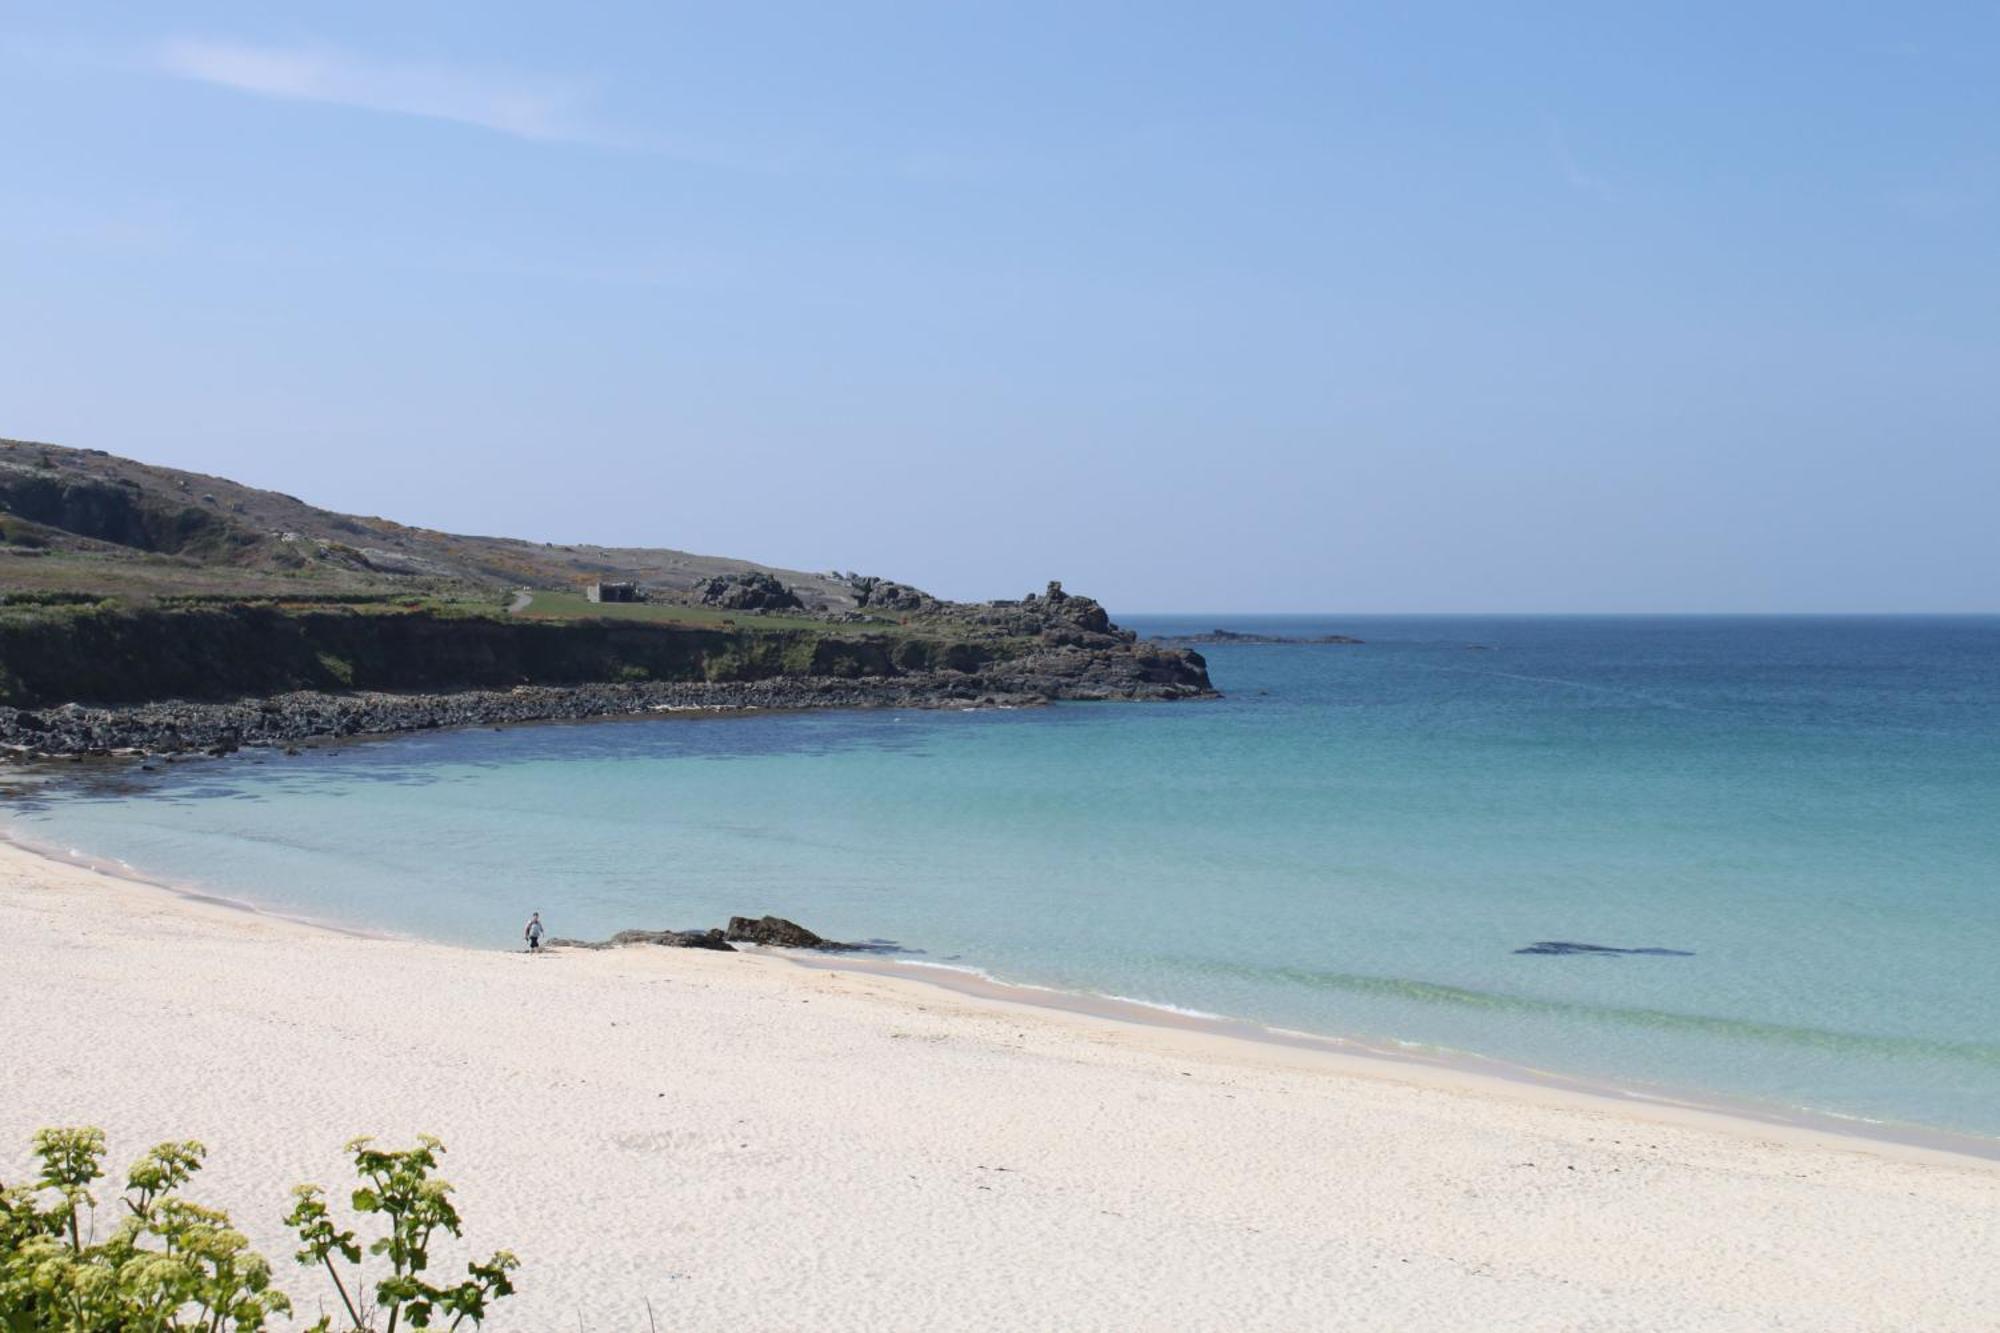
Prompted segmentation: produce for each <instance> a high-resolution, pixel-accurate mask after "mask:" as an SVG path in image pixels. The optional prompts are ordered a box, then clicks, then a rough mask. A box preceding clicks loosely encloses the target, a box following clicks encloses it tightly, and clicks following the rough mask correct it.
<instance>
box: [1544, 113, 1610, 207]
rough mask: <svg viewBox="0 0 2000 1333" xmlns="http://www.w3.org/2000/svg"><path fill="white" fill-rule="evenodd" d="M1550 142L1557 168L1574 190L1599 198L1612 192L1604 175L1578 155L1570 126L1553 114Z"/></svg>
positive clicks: (1549, 133) (1550, 153) (1549, 125)
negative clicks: (1570, 134)
mask: <svg viewBox="0 0 2000 1333" xmlns="http://www.w3.org/2000/svg"><path fill="white" fill-rule="evenodd" d="M1548 144H1549V156H1550V157H1551V158H1552V159H1553V160H1554V162H1555V165H1556V170H1557V171H1558V172H1559V173H1560V174H1561V176H1562V178H1563V180H1564V181H1565V182H1566V183H1567V184H1568V185H1569V187H1570V188H1571V189H1572V190H1575V191H1577V192H1578V193H1580V194H1589V195H1595V196H1597V197H1599V198H1604V197H1605V196H1607V195H1608V194H1609V193H1610V189H1609V187H1608V186H1607V185H1606V183H1605V181H1604V179H1603V177H1601V176H1599V175H1598V174H1597V173H1596V172H1594V171H1592V170H1590V169H1589V168H1588V167H1586V166H1584V164H1583V159H1582V158H1580V157H1578V156H1577V153H1576V149H1575V148H1574V147H1573V146H1571V144H1570V140H1569V130H1568V128H1567V127H1566V126H1565V125H1564V124H1563V123H1562V122H1561V121H1560V120H1557V119H1555V118H1554V117H1553V116H1552V117H1550V118H1549V120H1548Z"/></svg>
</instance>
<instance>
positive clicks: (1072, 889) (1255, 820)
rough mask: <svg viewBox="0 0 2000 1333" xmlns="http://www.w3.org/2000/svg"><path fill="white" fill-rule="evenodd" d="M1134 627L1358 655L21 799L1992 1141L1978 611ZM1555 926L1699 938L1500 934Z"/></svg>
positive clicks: (177, 857)
mask: <svg viewBox="0 0 2000 1333" xmlns="http://www.w3.org/2000/svg"><path fill="white" fill-rule="evenodd" d="M1132 623H1133V624H1134V625H1136V626H1137V627H1138V628H1140V629H1142V630H1144V631H1148V632H1151V631H1156V630H1160V629H1163V628H1173V627H1181V628H1207V627H1209V626H1210V625H1214V624H1223V625H1227V626H1229V627H1230V628H1235V629H1266V630H1275V631H1278V632H1284V633H1292V634H1307V633H1317V632H1324V631H1342V632H1348V633H1353V634H1358V635H1360V636H1362V637H1364V638H1365V639H1367V640H1368V642H1367V643H1366V644H1365V645H1362V646H1358V647H1270V646H1258V647H1251V646H1236V647H1219V648H1214V649H1212V650H1208V654H1207V655H1208V657H1209V660H1210V665H1211V669H1212V672H1213V674H1214V677H1215V679H1216V682H1217V684H1218V685H1219V686H1220V687H1221V688H1222V689H1223V690H1225V691H1227V692H1228V695H1229V697H1228V698H1227V699H1225V700H1222V701H1220V702H1215V703H1206V704H1175V705H1069V706H1062V707H1056V708H1050V709H1040V710H1029V711H1021V712H987V713H879V712H878V713H843V714H831V713H829V714H817V715H802V716H760V717H706V718H687V717H678V718H672V719H663V720H660V721H652V722H639V723H607V724H594V725H580V726H547V727H530V728H520V729H516V730H512V731H506V732H460V733H448V734H434V735H428V736H422V737H418V738H414V739H405V740H396V741H388V742H379V743H367V744H360V745H353V746H347V747H342V748H336V749H329V750H322V751H318V752H314V753H310V754H308V755H305V756H302V757H299V758H296V759H283V758H278V757H272V758H270V759H269V760H267V761H265V762H251V761H232V762H227V763H214V764H200V765H183V766H176V767H175V768H174V769H172V770H170V771H167V772H163V773H161V774H158V775H132V776H131V777H129V778H127V779H124V780H121V781H119V782H118V783H116V784H115V785H112V786H105V785H98V786H94V787H76V788H67V789H62V790H58V791H55V792H52V793H49V794H47V795H45V796H43V797H42V798H39V799H37V800H36V801H35V802H33V803H32V804H29V805H25V806H21V807H18V808H17V809H16V810H15V811H14V812H13V819H14V822H15V824H16V826H17V828H18V830H19V831H20V833H21V834H23V835H24V836H26V837H28V838H30V839H34V840H37V841H40V842H43V843H49V844H54V845H57V846H64V847H75V848H79V849H83V850H85V851H87V852H90V853H93V854H98V855H106V856H113V857H117V858H120V859H123V860H125V861H127V862H129V863H131V864H132V865H134V866H136V867H139V868H141V869H143V870H145V871H148V872H150V873H154V874H158V875H161V876H164V877H169V878H172V879H175V880H180V881H186V882H191V883H194V884H198V885H202V886H205V887H207V888H210V889H213V890H215V891H218V892H222V893H227V894H230V895H233V896H237V897H242V898H246V899H249V900H252V901H255V902H258V903H261V904H265V905H268V906H271V907H275V908H279V909H282V910H287V911H293V912H298V913H302V914H305V915H309V916H313V917H318V918H323V919H331V920H336V921H343V922H351V923H355V924H360V925H365V926H371V927H376V928H385V929H389V930H394V931H401V932H408V933H412V934H417V935H423V936H428V937H433V938H438V939H446V940H454V941H462V942H466V943H471V944H481V945H492V946H495V947H511V946H513V945H514V944H516V943H517V941H518V931H519V928H520V922H521V920H522V919H523V918H524V917H525V916H526V914H527V912H528V911H529V910H530V909H537V908H538V909H540V910H541V911H542V913H543V915H544V918H545V919H546V920H547V921H548V922H549V923H550V926H551V928H552V929H553V931H554V932H555V933H557V934H565V935H583V936H598V935H604V934H608V933H610V932H611V931H613V930H616V929H620V928H622V927H626V926H690V925H708V924H715V923H719V922H720V921H721V920H722V919H723V918H724V917H725V916H727V915H729V914H731V913H736V912H764V911H771V912H777V913H780V914H783V915H786V916H791V917H794V918H796V919H798V920H801V921H803V922H805V923H806V924H807V925H810V926H812V927H813V928H814V929H816V930H819V931H821V932H822V933H824V934H828V935H831V936H835V937H846V938H856V939H862V938H888V939H893V940H897V941H900V942H901V943H902V944H904V945H905V946H907V947H908V948H910V949H912V950H921V951H922V952H921V953H920V954H917V955H915V956H916V957H918V958H921V959H923V960H926V961H931V962H944V963H951V964H954V965H960V966H972V967H977V968H980V969H983V970H985V971H988V972H990V973H992V974H994V975H996V976H998V977H1001V978H1003V979H1007V980H1017V981H1025V982H1031V983H1037V984H1043V985H1052V986H1059V987H1066V988H1074V989H1079V990H1088V991H1096V992H1101V993H1105V994H1115V995H1123V996H1128V997H1134V998H1138V999H1143V1000H1147V1001H1151V1002H1156V1003H1164V1004H1171V1005H1175V1006H1180V1007H1184V1008H1189V1009H1195V1010H1201V1011H1206V1012H1212V1013H1219V1014H1227V1015H1231V1016H1237V1017H1243V1018H1249V1019H1255V1020H1259V1021H1263V1022H1267V1023H1273V1024H1277V1025H1280V1026H1286V1027H1292V1028H1299V1029H1304V1030H1308V1031H1315V1032H1324V1033H1336V1034H1352V1035H1359V1036H1365V1037H1371V1038H1377V1039H1391V1040H1400V1041H1408V1042H1415V1043H1421V1044H1428V1045H1436V1046H1442V1047H1448V1048H1453V1049H1458V1050H1464V1051H1471V1052H1477V1053H1480V1054H1484V1055H1488V1056H1493V1057H1496V1058H1500V1059H1503V1060H1509V1061H1515V1062H1520V1063H1525V1064H1529V1065H1533V1066H1536V1067H1540V1068H1545V1069H1552V1070H1557V1071H1561V1072H1565V1073H1570V1074H1575V1075H1580V1076H1586V1077H1599V1078H1611V1079H1616V1080H1619V1081H1622V1082H1626V1083H1634V1084H1652V1085H1658V1086H1662V1087H1666V1088H1669V1089H1673V1090H1677V1091H1688V1090H1708V1091H1713V1092H1718V1093H1723V1094H1726V1095H1730V1096H1734V1097H1747V1098H1752V1099H1757V1100H1761V1101H1764V1102H1768V1103H1773V1104H1777V1105H1783V1106H1794V1107H1811V1108H1815V1109H1819V1110H1826V1111H1833V1112H1837V1113H1841V1114H1846V1115H1854V1116H1861V1117H1870V1118H1886V1119H1894V1120H1907V1121H1915V1122H1920V1123H1925V1124H1930V1125H1936V1126H1942V1127H1949V1128H1956V1129H1961V1130H1970V1131H1973V1132H1978V1133H1987V1134H2000V969H1996V961H2000V619H1996V618H1952V619H1914V618H1913V619H1886V618H1874V619H1771V620H1761V619H1717V620H1706V619H1694V618H1673V619H1627V618H1616V619H1613V618H1604V619H1599V618H1546V619H1545V618H1505V619H1472V618H1456V617H1425V618H1393V617H1346V618H1341V619H1338V620H1320V619H1315V618H1286V619H1283V620H1274V619H1259V618H1246V617H1200V618H1196V619H1194V620H1174V621H1171V622H1170V621H1167V620H1163V619H1161V618H1145V619H1135V620H1134V621H1133V622H1132ZM1471 645H1480V646H1479V647H1476V648H1475V647H1473V646H1471ZM1545 939H1555V940H1573V941H1584V942H1591V943H1597V944H1605V945H1614V946H1627V947H1644V946H1655V947H1665V948H1672V949H1679V950H1686V951H1690V953H1691V955H1692V956H1689V957H1670V956H1629V957H1587V956H1586V957H1576V956H1572V957H1550V956H1524V955H1520V954H1517V953H1515V952H1514V951H1515V950H1516V949H1519V948H1521V947H1522V946H1525V945H1528V944H1530V943H1532V942H1534V941H1537V940H1545Z"/></svg>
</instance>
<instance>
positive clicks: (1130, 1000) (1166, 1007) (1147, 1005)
mask: <svg viewBox="0 0 2000 1333" xmlns="http://www.w3.org/2000/svg"><path fill="white" fill-rule="evenodd" d="M1036 989H1041V988H1040V987H1037V988H1036ZM1091 994H1093V995H1095V996H1097V998H1098V999H1100V1000H1112V1001H1115V1002H1117V1003H1119V1004H1132V1005H1137V1006H1138V1007H1139V1008H1141V1009H1157V1010H1159V1011H1160V1012H1161V1013H1164V1014H1179V1015H1181V1016H1182V1017H1183V1018H1206V1019H1210V1020H1213V1021H1216V1022H1220V1021H1222V1020H1223V1018H1224V1015H1222V1014H1217V1013H1211V1012H1210V1011H1209V1010H1206V1009H1190V1008H1188V1007H1187V1006H1186V1005H1180V1004H1168V1003H1167V1002H1166V1001H1164V1000H1142V999H1140V998H1139V997H1138V996H1136V995H1113V994H1110V993H1109V992H1107V991H1092V992H1091Z"/></svg>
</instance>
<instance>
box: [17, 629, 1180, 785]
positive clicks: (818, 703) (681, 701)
mask: <svg viewBox="0 0 2000 1333" xmlns="http://www.w3.org/2000/svg"><path fill="white" fill-rule="evenodd" d="M1188 656H1190V657H1193V665H1192V667H1188V666H1187V665H1185V664H1184V663H1182V662H1181V660H1180V659H1179V658H1174V659H1166V658H1149V657H1146V656H1144V655H1134V654H1098V653H1091V652H1086V651H1073V652H1068V653H1053V654H1037V655H1034V656H1032V657H1029V658H1024V659H1020V660H1017V661H1012V662H1003V663H997V664H995V665H994V666H993V667H991V668H989V669H988V670H986V671H984V672H980V673H976V674H968V673H961V672H954V671H937V672H922V673H911V674H907V675H898V676H863V677H857V678H845V677H831V676H778V677H771V678H767V679H763V680H750V681H650V682H633V683H626V684H589V685H522V686H517V687H515V688H513V689H511V690H460V691H443V692H435V693H389V692H379V691H355V692H347V693H326V692H320V691H297V692H293V693H287V694H279V695H273V696H270V697H266V698H250V699H241V700H235V701H231V702H225V703H205V702H188V701H181V700H166V701H160V702H153V703H135V704H104V705H95V706H93V705H86V704H78V703H68V704H61V705H58V706H55V707H51V708H43V709H15V708H0V757H5V758H11V759H14V760H39V759H65V758H84V757H119V756H124V757H147V756H175V755H191V754H208V755H223V754H228V753H231V752H233V751H235V750H238V749H242V748H245V747H250V746H270V747H288V746H294V745H298V744H301V743H304V742H309V741H319V740H328V739H342V738H350V737H358V736H386V735H394V734H396V733H399V732H412V731H434V730H438V729H441V728H446V727H474V726H506V725H511V724H515V723H526V722H550V721H581V720H586V719H597V718H617V717H644V716H649V715H657V714H662V713H675V712H703V711H707V712H738V711H750V710H767V711H792V710H800V709H811V708H1022V707H1034V706H1039V705H1041V704H1045V703H1049V702H1052V701H1055V700H1114V699H1125V700H1171V699H1197V698H1212V697H1215V691H1214V690H1213V689H1212V688H1210V686H1209V683H1208V677H1207V673H1206V672H1205V671H1202V670H1201V669H1200V659H1199V657H1198V656H1194V655H1192V654H1190V655H1188ZM1176 668H1179V669H1176Z"/></svg>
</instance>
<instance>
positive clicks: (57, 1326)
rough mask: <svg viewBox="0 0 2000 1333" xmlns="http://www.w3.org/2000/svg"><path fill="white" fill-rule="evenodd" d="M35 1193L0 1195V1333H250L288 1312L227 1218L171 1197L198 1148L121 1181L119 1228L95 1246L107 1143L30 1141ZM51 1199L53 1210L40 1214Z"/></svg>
mask: <svg viewBox="0 0 2000 1333" xmlns="http://www.w3.org/2000/svg"><path fill="white" fill-rule="evenodd" d="M35 1155H36V1156H37V1157H39V1158H40V1159H41V1173H40V1175H39V1176H38V1177H37V1178H36V1180H35V1183H34V1184H32V1185H25V1186H14V1187H12V1188H0V1328H5V1329H6V1330H8V1333H26V1331H27V1330H30V1329H33V1330H60V1331H61V1333H96V1331H97V1330H108V1329H119V1330H124V1329H132V1330H146V1331H147V1333H155V1331H157V1333H168V1331H169V1330H174V1331H178V1330H183V1329H186V1330H195V1329H202V1330H209V1331H210V1333H216V1331H218V1330H223V1329H232V1330H238V1333H251V1331H252V1330H257V1329H262V1328H263V1327H264V1322H265V1320H267V1319H268V1318H270V1316H272V1315H274V1314H279V1313H284V1312H288V1311H290V1309H291V1308H292V1307H291V1302H290V1301H289V1300H287V1299H286V1297H285V1294H284V1293H283V1292H281V1291H278V1290H276V1289H275V1288H273V1287H272V1286H271V1265H270V1264H269V1263H267V1262H266V1261H265V1260H264V1258H263V1257H262V1256H261V1255H259V1254H257V1253H256V1252H255V1251H254V1250H252V1249H251V1248H250V1242H249V1241H248V1240H246V1239H245V1238H244V1236H243V1233H242V1232H240V1231H236V1230H234V1229H233V1228H232V1227H231V1226H230V1225H229V1218H228V1216H227V1215H226V1214H223V1213H220V1212H217V1211H216V1210H215V1209H213V1208H204V1207H202V1206H201V1205H200V1204H196V1203H190V1202H188V1201H187V1200H186V1199H183V1198H181V1197H180V1196H179V1195H178V1194H176V1193H175V1191H176V1190H178V1189H179V1188H180V1187H181V1186H182V1185H185V1184H186V1183H187V1182H188V1179H189V1178H190V1177H191V1176H193V1175H194V1173H195V1172H196V1171H197V1170H198V1169H200V1167H201V1159H202V1156H203V1148H202V1146H201V1145H200V1144H199V1143H193V1142H186V1143H162V1144H160V1145H159V1146H158V1147H156V1148H154V1149H153V1150H152V1151H151V1152H149V1153H147V1154H146V1155H145V1156H144V1157H142V1158H140V1159H139V1161H138V1162H137V1163H136V1164H134V1166H133V1167H132V1170H131V1171H130V1173H128V1175H127V1176H126V1181H125V1194H124V1197H123V1199H122V1200H121V1201H122V1202H123V1203H124V1205H125V1210H126V1213H125V1216H124V1217H123V1218H122V1219H121V1220H120V1221H119V1223H118V1225H117V1227H116V1228H115V1229H114V1230H113V1231H112V1233H111V1235H110V1237H109V1238H107V1239H106V1240H104V1241H102V1242H98V1241H95V1239H94V1237H93V1234H92V1233H93V1232H94V1230H95V1225H96V1217H95V1210H96V1206H97V1198H96V1196H95V1195H93V1194H92V1193H91V1192H90V1187H91V1185H92V1184H94V1183H95V1182H96V1181H97V1180H99V1179H100V1178H101V1177H102V1176H103V1175H104V1166H103V1162H104V1131H103V1130H100V1129H87V1128H86V1129H45V1130H42V1131H41V1132H40V1133H38V1134H36V1135H35ZM49 1195H53V1196H54V1200H53V1202H48V1203H44V1199H46V1198H47V1197H48V1196H49Z"/></svg>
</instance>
